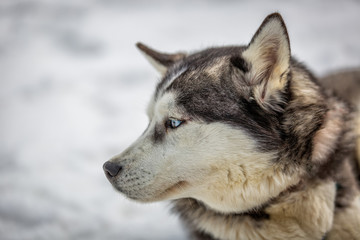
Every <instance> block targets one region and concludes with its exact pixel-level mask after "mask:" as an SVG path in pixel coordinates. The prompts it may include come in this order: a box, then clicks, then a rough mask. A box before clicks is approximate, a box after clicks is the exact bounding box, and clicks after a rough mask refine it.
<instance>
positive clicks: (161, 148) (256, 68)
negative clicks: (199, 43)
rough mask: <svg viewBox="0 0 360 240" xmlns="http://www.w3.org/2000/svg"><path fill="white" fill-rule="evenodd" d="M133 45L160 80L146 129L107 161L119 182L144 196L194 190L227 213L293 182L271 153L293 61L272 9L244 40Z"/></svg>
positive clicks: (278, 138)
mask: <svg viewBox="0 0 360 240" xmlns="http://www.w3.org/2000/svg"><path fill="white" fill-rule="evenodd" d="M137 46H138V48H139V49H140V50H142V52H143V53H144V54H145V56H146V57H147V58H148V59H149V60H150V62H151V63H152V64H153V65H154V66H155V67H156V69H158V70H159V72H160V73H161V74H162V80H161V81H160V82H159V84H158V86H157V88H156V91H155V93H154V95H153V97H152V100H151V101H150V104H149V106H148V110H147V114H148V117H149V125H148V127H147V129H146V130H145V132H144V133H143V134H142V135H141V136H140V137H139V138H138V139H137V140H136V141H135V142H134V143H133V144H132V145H131V146H130V147H129V148H128V149H126V150H125V151H124V152H122V153H121V154H119V155H117V156H115V157H113V158H112V159H110V160H109V161H108V162H106V163H105V164H104V170H105V173H106V175H107V177H108V179H109V181H110V182H111V183H112V185H113V186H114V187H115V188H116V189H117V190H119V191H120V192H122V193H123V194H125V195H126V196H127V197H129V198H131V199H134V200H137V201H141V202H151V201H159V200H166V199H179V198H194V199H197V200H199V201H201V202H203V203H204V204H206V205H207V206H208V207H210V208H212V209H214V210H216V211H220V212H225V213H226V212H234V211H236V212H241V211H246V210H249V209H252V208H254V207H256V206H259V205H261V204H264V203H265V202H267V201H268V200H269V199H271V198H272V197H275V196H277V195H278V194H279V193H280V192H281V191H283V190H285V189H286V188H287V187H289V186H290V185H293V184H295V183H297V182H298V180H299V178H298V176H297V175H296V174H293V175H289V174H286V173H284V171H283V166H282V165H281V164H278V163H276V161H274V160H275V159H276V157H277V155H278V151H279V146H280V145H281V143H282V132H281V130H280V126H279V125H280V123H279V116H280V115H281V114H282V111H283V110H284V106H285V104H286V101H287V93H286V92H287V91H286V89H287V86H288V75H289V67H290V45H289V38H288V34H287V30H286V27H285V24H284V22H283V20H282V18H281V16H280V15H279V14H277V13H275V14H272V15H269V16H268V17H267V18H266V19H265V20H264V22H263V23H262V24H261V26H260V28H259V29H258V30H257V32H256V33H255V35H254V37H253V38H252V40H251V42H250V43H249V45H248V46H233V47H219V48H210V49H206V50H203V51H200V52H196V53H193V54H186V53H176V54H164V53H160V52H157V51H155V50H153V49H150V48H149V47H147V46H145V45H143V44H140V43H139V44H138V45H137Z"/></svg>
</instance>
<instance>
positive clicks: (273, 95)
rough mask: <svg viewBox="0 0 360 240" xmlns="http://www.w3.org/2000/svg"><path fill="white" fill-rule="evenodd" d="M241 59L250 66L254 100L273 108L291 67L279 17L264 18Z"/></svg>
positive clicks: (286, 42) (284, 30)
mask: <svg viewBox="0 0 360 240" xmlns="http://www.w3.org/2000/svg"><path fill="white" fill-rule="evenodd" d="M242 57H243V58H244V60H245V61H246V62H247V64H248V66H249V71H248V73H247V79H248V81H249V84H250V85H251V86H253V96H254V98H255V99H256V101H257V102H258V103H259V104H260V106H263V107H264V108H265V109H268V108H272V109H276V106H272V104H274V101H273V100H278V101H281V96H282V94H281V92H283V90H284V89H285V87H286V85H287V75H288V73H289V67H290V43H289V36H288V33H287V30H286V26H285V23H284V21H283V19H282V17H281V15H280V14H278V13H273V14H271V15H269V16H267V17H266V18H265V20H264V21H263V23H262V24H261V26H260V27H259V29H258V30H257V32H256V33H255V35H254V36H253V38H252V40H251V42H250V44H249V45H248V47H247V48H246V49H245V50H244V51H243V53H242Z"/></svg>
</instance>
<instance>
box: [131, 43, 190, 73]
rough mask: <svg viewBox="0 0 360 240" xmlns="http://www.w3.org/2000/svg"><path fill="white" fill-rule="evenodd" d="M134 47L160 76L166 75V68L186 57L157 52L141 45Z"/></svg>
mask: <svg viewBox="0 0 360 240" xmlns="http://www.w3.org/2000/svg"><path fill="white" fill-rule="evenodd" d="M136 46H137V47H138V48H139V50H140V51H141V52H142V53H143V54H144V55H145V57H146V59H147V60H148V61H149V62H150V63H151V65H153V66H154V67H155V69H156V70H158V72H160V73H161V74H162V75H164V74H165V73H166V71H167V69H168V67H170V66H171V65H173V64H174V63H176V62H177V61H180V60H182V59H183V58H185V57H186V54H185V53H175V54H166V53H161V52H157V51H155V50H154V49H151V48H149V47H148V46H146V45H144V44H142V43H137V44H136Z"/></svg>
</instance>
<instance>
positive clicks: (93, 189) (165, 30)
mask: <svg viewBox="0 0 360 240" xmlns="http://www.w3.org/2000/svg"><path fill="white" fill-rule="evenodd" d="M273 11H279V12H280V13H281V14H282V15H283V17H284V19H285V21H286V23H287V26H288V30H289V35H290V40H291V46H292V52H293V54H294V55H295V56H297V57H298V59H300V60H301V61H304V62H306V63H307V65H308V66H309V67H310V69H312V70H313V71H314V72H315V73H316V74H317V75H322V74H324V73H326V72H328V71H334V70H336V69H340V68H344V67H354V66H360V1H358V0H348V1H346V0H343V1H340V0H339V1H333V0H321V1H320V0H318V1H313V0H305V1H285V0H284V1H280V0H279V1H268V0H262V1H251V0H245V1H235V0H233V1H215V0H213V1H205V0H195V1H180V0H175V1H167V0H157V1H146V0H134V1H122V0H119V1H117V0H0V83H1V86H0V239H4V240H8V239H11V240H12V239H25V240H27V239H121V240H133V239H175V240H176V239H179V240H180V239H186V234H185V233H184V230H183V229H182V227H181V225H180V223H179V222H178V220H177V218H176V216H174V215H171V214H170V213H169V209H170V204H169V203H156V204H147V205H142V204H137V203H134V202H131V201H129V200H127V199H125V198H124V197H123V196H121V195H120V194H118V193H116V192H115V191H114V190H113V189H112V187H111V185H110V183H108V182H107V180H106V178H105V176H104V174H103V171H102V164H103V163H104V162H105V161H106V160H108V159H109V158H110V157H112V156H113V155H115V154H118V153H120V152H121V151H122V150H123V149H125V148H126V147H127V146H128V145H129V144H130V143H131V142H132V141H133V140H135V139H136V138H137V136H139V135H140V134H141V133H142V131H143V130H144V129H145V127H146V125H147V118H146V115H145V108H146V104H147V101H148V99H149V98H150V95H151V93H152V91H153V88H154V86H155V84H156V82H157V81H158V79H159V75H158V74H157V72H156V71H155V70H153V69H152V68H151V66H150V65H149V64H148V63H147V62H146V60H145V59H144V58H143V56H141V54H139V52H138V51H137V50H136V48H135V46H134V44H135V43H136V42H137V41H142V42H144V43H146V44H148V45H150V46H152V47H154V48H156V49H159V50H162V51H169V52H171V51H178V50H188V51H194V50H197V49H201V48H204V47H207V46H216V45H225V44H246V43H247V42H248V41H250V39H251V36H252V34H253V33H254V32H255V31H256V29H257V27H258V26H259V25H260V23H261V22H262V20H263V19H264V18H265V17H266V15H267V14H269V13H271V12H273Z"/></svg>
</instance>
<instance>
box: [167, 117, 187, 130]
mask: <svg viewBox="0 0 360 240" xmlns="http://www.w3.org/2000/svg"><path fill="white" fill-rule="evenodd" d="M183 122H184V121H181V120H178V119H173V118H170V119H168V120H167V121H166V124H165V125H166V127H167V128H177V127H179V126H180V125H181V124H182V123H183Z"/></svg>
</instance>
